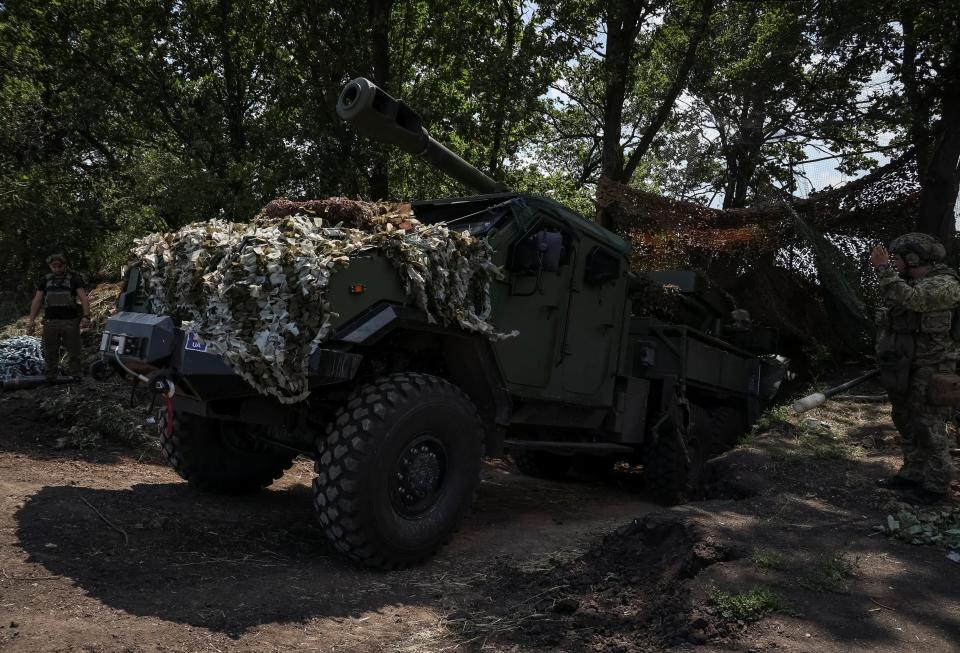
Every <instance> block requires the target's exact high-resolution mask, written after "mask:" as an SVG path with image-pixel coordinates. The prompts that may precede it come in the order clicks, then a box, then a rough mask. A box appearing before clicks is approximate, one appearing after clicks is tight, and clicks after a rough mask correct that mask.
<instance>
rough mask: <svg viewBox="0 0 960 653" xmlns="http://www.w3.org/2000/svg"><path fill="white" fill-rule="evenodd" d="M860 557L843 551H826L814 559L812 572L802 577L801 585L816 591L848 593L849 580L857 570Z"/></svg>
mask: <svg viewBox="0 0 960 653" xmlns="http://www.w3.org/2000/svg"><path fill="white" fill-rule="evenodd" d="M858 565H859V559H858V558H851V557H849V556H847V555H846V554H843V553H826V554H823V555H820V556H817V557H816V558H815V559H814V560H813V565H812V568H811V570H810V573H809V574H808V575H807V576H804V577H803V578H801V579H800V585H801V586H803V587H806V588H807V589H810V590H814V591H815V592H832V593H834V594H846V593H847V592H848V591H849V583H848V582H847V581H849V580H850V579H851V578H853V576H854V575H855V574H856V572H857V567H858Z"/></svg>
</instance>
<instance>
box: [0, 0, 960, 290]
mask: <svg viewBox="0 0 960 653" xmlns="http://www.w3.org/2000/svg"><path fill="white" fill-rule="evenodd" d="M955 4H956V3H949V2H947V0H924V2H921V3H919V4H914V3H900V2H893V3H882V4H881V5H876V4H875V3H869V2H866V1H865V0H855V1H852V2H843V3H840V2H835V1H832V0H831V1H829V2H821V3H804V2H791V3H785V2H774V1H772V0H770V1H767V0H764V1H762V2H726V1H719V0H718V1H716V2H713V1H709V0H655V1H653V2H645V3H623V2H614V1H613V0H604V1H602V2H593V1H591V2H587V1H586V0H569V1H564V2H558V1H556V0H545V1H544V2H539V3H529V2H522V1H520V0H479V1H477V2H464V1H462V0H455V1H452V2H446V3H436V2H431V1H428V0H410V1H409V2H403V3H399V2H396V1H395V0H364V1H362V2H352V3H323V2H319V3H318V2H315V1H314V0H289V1H287V2H283V3H276V2H256V1H254V0H237V1H236V2H226V1H225V0H189V1H185V2H165V1H161V0H127V1H126V2H117V3H107V4H105V3H103V2H89V1H86V0H59V1H57V2H46V3H43V2H35V1H32V2H31V1H27V0H17V1H15V2H5V3H0V216H2V220H0V275H2V276H3V278H4V280H5V281H4V285H5V286H8V287H18V288H29V286H30V285H31V284H32V281H33V279H34V277H35V276H36V275H39V274H41V273H43V272H45V267H44V265H43V259H44V258H45V256H46V255H47V254H49V253H50V252H52V251H54V250H60V251H65V252H66V253H67V254H68V255H69V257H70V258H71V262H72V263H73V265H74V267H75V268H77V269H78V270H79V271H80V272H82V273H84V274H85V275H87V276H92V277H110V276H115V275H116V272H117V270H118V267H119V265H120V264H121V263H122V262H123V260H124V259H125V258H126V254H127V252H128V251H129V248H130V243H131V242H132V240H133V239H135V238H137V237H139V236H142V235H144V234H145V233H148V232H151V231H155V230H171V229H175V228H178V227H180V226H183V225H184V224H186V223H188V222H192V221H196V220H206V219H209V218H214V217H223V218H227V219H231V220H237V221H243V220H247V219H249V218H250V217H251V216H252V215H253V214H254V213H255V212H256V211H257V210H258V209H259V208H260V207H261V206H263V205H264V204H265V203H266V202H268V201H269V200H271V199H274V198H276V197H280V196H288V197H291V198H294V199H306V198H315V197H325V196H331V195H348V196H363V197H366V198H368V199H415V198H425V197H437V196H448V195H459V194H466V193H467V192H468V189H464V188H461V187H459V186H458V185H457V184H455V183H452V182H450V181H449V180H447V179H445V178H444V177H443V175H442V174H440V173H438V172H436V171H434V170H433V169H431V168H430V167H429V166H427V165H426V164H425V163H424V162H423V161H421V160H418V159H416V158H413V157H409V156H405V155H399V154H398V153H397V152H396V151H394V150H392V149H391V148H388V147H385V146H380V145H377V144H373V143H369V142H367V141H365V140H364V139H362V138H360V137H358V136H356V135H355V134H354V133H352V132H351V130H350V129H349V128H348V127H347V126H346V125H344V124H343V123H342V122H341V121H340V120H339V119H338V118H337V116H336V113H335V111H334V106H335V103H336V99H337V95H338V92H339V89H340V88H341V87H342V85H343V83H344V82H345V81H347V80H348V79H350V78H351V77H354V76H358V75H364V76H368V77H370V78H372V79H373V80H374V81H375V82H376V83H378V84H380V85H382V86H383V88H384V89H385V90H387V91H388V92H390V93H392V94H394V95H395V96H397V97H399V98H401V99H403V100H405V101H407V102H408V103H409V104H410V105H412V106H414V107H415V108H416V109H417V110H418V111H419V112H420V113H421V114H422V116H423V118H424V123H425V125H426V126H427V127H428V129H429V130H430V131H431V133H432V135H433V136H434V137H435V138H437V140H439V141H441V142H444V143H447V144H449V145H450V146H451V147H452V148H453V149H455V150H456V151H458V153H460V154H461V155H462V156H463V157H464V158H466V159H467V160H469V161H472V162H474V163H475V164H477V165H478V166H479V167H481V168H483V169H485V170H487V171H488V172H490V173H491V174H492V175H493V176H494V177H495V178H497V179H500V180H503V181H505V182H507V183H508V184H509V186H510V187H512V188H514V189H517V190H521V191H529V192H535V193H540V194H545V195H550V196H552V197H555V198H556V199H558V200H560V201H563V202H566V203H570V204H571V205H572V206H573V207H574V208H575V209H577V210H578V211H580V212H581V213H583V214H584V215H586V216H588V217H589V216H591V215H593V214H594V212H595V207H594V203H593V189H594V183H595V182H596V180H597V178H598V176H599V175H600V173H601V171H603V170H606V171H608V172H609V171H611V170H612V171H614V172H617V171H619V172H621V173H622V177H623V178H624V179H625V180H627V181H630V182H631V183H633V184H634V185H636V186H638V187H643V188H646V189H649V190H654V191H659V192H665V193H669V194H672V195H674V196H677V197H682V198H688V199H695V200H697V201H701V202H704V203H707V202H710V201H711V199H713V198H715V197H716V196H717V194H718V193H723V194H724V195H725V196H726V197H727V198H728V201H731V202H733V203H734V204H741V203H745V202H748V201H750V200H752V199H755V198H756V197H758V189H762V188H763V187H764V186H765V185H767V184H768V183H770V182H772V183H776V184H779V185H781V186H783V187H785V188H786V189H787V190H791V189H792V184H793V180H794V178H793V174H792V170H791V168H792V166H793V165H794V163H796V162H797V161H799V160H802V159H803V158H805V157H807V156H809V149H810V148H809V147H808V146H809V145H810V144H818V145H819V144H826V145H828V146H829V147H830V148H833V149H834V150H836V151H842V152H843V153H844V155H845V158H844V159H843V161H842V165H843V168H844V170H845V171H846V172H847V173H853V172H855V171H857V170H863V169H867V168H869V167H870V166H872V165H875V162H874V161H873V160H872V159H871V158H870V157H869V156H868V155H866V154H863V153H862V151H863V150H864V149H869V148H870V146H871V144H875V143H876V140H877V134H878V133H879V131H881V130H884V131H889V132H893V133H895V135H896V137H897V138H896V140H895V142H896V143H897V144H898V145H897V147H900V146H901V145H903V144H905V143H906V142H908V141H912V142H914V143H916V144H919V145H923V144H924V143H926V149H925V150H924V152H926V153H927V154H929V155H930V156H932V154H930V151H931V148H932V147H933V145H932V144H933V143H934V142H939V141H937V138H939V136H937V134H938V133H939V132H938V131H937V129H935V128H934V127H935V126H936V124H937V121H938V120H939V117H940V116H943V115H952V114H951V113H950V111H948V110H947V108H946V105H945V104H944V102H945V98H948V97H952V96H950V94H949V93H948V91H949V88H948V84H947V82H948V81H949V80H952V79H955V78H960V75H950V74H946V73H944V74H940V73H939V72H937V71H938V70H941V69H942V70H944V71H949V70H953V69H954V68H952V67H954V66H955V64H956V62H957V59H958V55H957V54H956V52H955V44H954V39H953V36H954V34H955V32H956V27H955V19H956V7H955V6H954V5H955ZM901 19H903V20H906V19H909V23H904V24H909V25H910V26H911V31H910V38H911V39H912V40H911V41H910V43H912V44H913V45H915V46H916V47H915V51H916V53H922V54H923V56H919V55H918V56H915V57H914V58H913V59H910V60H908V58H905V57H904V52H906V51H907V45H909V44H908V43H906V42H905V40H904V39H905V36H906V34H905V32H904V31H903V30H902V29H901V30H899V31H898V28H897V26H896V21H897V20H901ZM707 21H708V22H707ZM951 21H953V22H951ZM701 25H705V26H706V29H701V27H700V26H701ZM691 48H692V49H691ZM689 52H694V53H695V54H696V56H695V58H694V59H693V65H692V67H690V68H687V67H685V66H684V64H683V62H684V61H686V60H688V57H687V54H688V53H689ZM908 54H909V53H908ZM885 62H887V63H885ZM885 66H886V67H885ZM878 76H879V78H884V79H886V78H889V77H891V76H896V78H897V79H899V80H902V83H903V84H905V85H906V87H905V91H906V92H904V93H897V92H891V89H890V88H889V87H890V84H885V85H883V84H879V83H878V82H877V79H878ZM877 86H884V88H879V89H878V88H874V87H877ZM679 91H683V92H682V93H680V94H678V92H679ZM905 126H907V127H909V129H910V130H911V131H910V134H909V135H908V134H906V133H905ZM908 136H909V138H908ZM941 140H949V139H941ZM919 145H918V147H919ZM605 148H606V150H605ZM921 149H923V148H921ZM605 151H606V154H605ZM921 154H923V152H921ZM924 156H925V155H924ZM924 156H921V160H926V159H925V158H924ZM927 158H929V157H927ZM730 198H732V199H730Z"/></svg>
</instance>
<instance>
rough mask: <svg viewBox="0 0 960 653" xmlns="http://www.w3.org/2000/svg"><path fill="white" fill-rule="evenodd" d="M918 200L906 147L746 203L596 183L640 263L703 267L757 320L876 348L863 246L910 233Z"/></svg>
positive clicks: (826, 341)
mask: <svg viewBox="0 0 960 653" xmlns="http://www.w3.org/2000/svg"><path fill="white" fill-rule="evenodd" d="M918 202H919V184H918V181H917V176H916V165H915V160H914V158H913V157H912V155H911V154H910V153H909V152H908V153H906V154H904V155H903V156H901V157H900V158H898V159H896V160H894V161H892V162H891V163H889V164H887V165H885V166H883V167H882V168H878V169H877V170H875V171H874V172H872V173H870V174H868V175H866V176H864V177H862V178H860V179H857V180H855V181H852V182H850V183H847V184H845V185H844V186H840V187H838V188H830V189H826V190H824V191H822V192H820V193H816V194H813V195H811V196H810V197H809V198H806V199H799V198H796V197H792V196H789V195H788V194H787V193H785V192H784V191H779V190H776V189H767V191H766V196H765V197H758V198H756V199H755V201H754V205H753V206H751V207H749V208H743V209H727V210H720V209H713V208H709V207H706V206H703V205H701V204H697V203H695V202H687V201H682V200H676V199H671V198H667V197H663V196H660V195H657V194H655V193H650V192H646V191H641V190H637V189H634V188H630V187H628V186H624V185H621V184H616V183H613V182H610V181H609V180H605V179H601V181H600V184H599V185H598V188H597V203H598V205H599V206H601V207H602V208H603V209H604V210H605V211H606V212H607V213H608V214H609V215H610V216H611V218H612V219H613V222H614V228H615V230H616V231H617V232H618V233H619V234H620V235H621V236H623V237H624V238H625V239H626V240H627V241H628V242H630V243H631V244H632V245H633V255H632V261H633V266H634V268H635V269H637V270H641V271H642V270H662V269H671V268H687V269H695V270H698V271H700V272H702V273H704V274H705V275H706V276H707V278H708V279H709V280H710V282H711V283H713V285H715V286H718V287H722V288H724V289H725V290H727V291H728V292H729V293H730V294H731V295H732V296H733V297H734V298H735V299H736V302H737V304H738V306H740V307H741V308H746V309H747V310H749V311H750V313H751V314H752V315H753V317H754V318H755V319H756V320H757V321H759V322H761V323H764V324H767V325H770V326H775V327H777V328H778V329H779V331H780V332H781V334H784V335H786V336H787V337H789V338H791V339H793V340H794V341H795V342H797V343H801V345H802V346H807V345H808V344H810V343H814V342H819V343H822V344H823V345H825V346H827V347H829V348H830V349H831V350H834V351H847V352H863V351H866V350H868V349H870V345H869V343H870V336H871V335H872V323H871V320H870V319H869V314H870V311H869V310H868V309H867V307H868V306H870V305H872V304H875V303H876V302H877V290H876V281H875V278H874V277H875V275H874V274H873V273H872V269H871V268H870V266H869V264H868V261H867V253H868V252H869V250H870V248H872V246H873V245H875V244H877V243H884V242H889V241H890V240H891V239H892V238H893V237H894V236H896V235H898V234H901V233H904V232H907V231H911V230H912V229H913V224H914V221H915V218H916V211H917V207H918ZM825 324H830V325H832V326H835V327H836V328H831V329H828V330H825V329H824V328H823V327H824V325H825Z"/></svg>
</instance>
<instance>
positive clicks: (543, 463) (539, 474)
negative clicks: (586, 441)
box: [510, 449, 573, 481]
mask: <svg viewBox="0 0 960 653" xmlns="http://www.w3.org/2000/svg"><path fill="white" fill-rule="evenodd" d="M510 456H511V457H512V458H513V462H514V464H516V466H517V469H519V470H520V471H521V472H522V473H524V474H526V475H527V476H534V477H536V478H547V479H551V480H554V481H559V480H560V479H562V478H565V477H566V476H567V473H568V472H569V471H570V466H571V465H572V464H573V456H562V455H560V454H555V453H551V452H549V451H536V450H530V449H518V450H516V451H511V452H510Z"/></svg>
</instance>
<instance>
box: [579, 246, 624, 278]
mask: <svg viewBox="0 0 960 653" xmlns="http://www.w3.org/2000/svg"><path fill="white" fill-rule="evenodd" d="M621 259H622V257H620V256H617V255H616V254H614V253H613V252H611V251H610V250H607V249H604V248H603V247H595V248H593V250H592V251H591V252H590V253H589V254H587V267H586V270H585V271H584V276H583V280H584V282H586V283H587V284H589V285H592V286H598V285H600V284H603V283H606V282H607V281H613V280H614V279H619V278H620V263H621Z"/></svg>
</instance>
